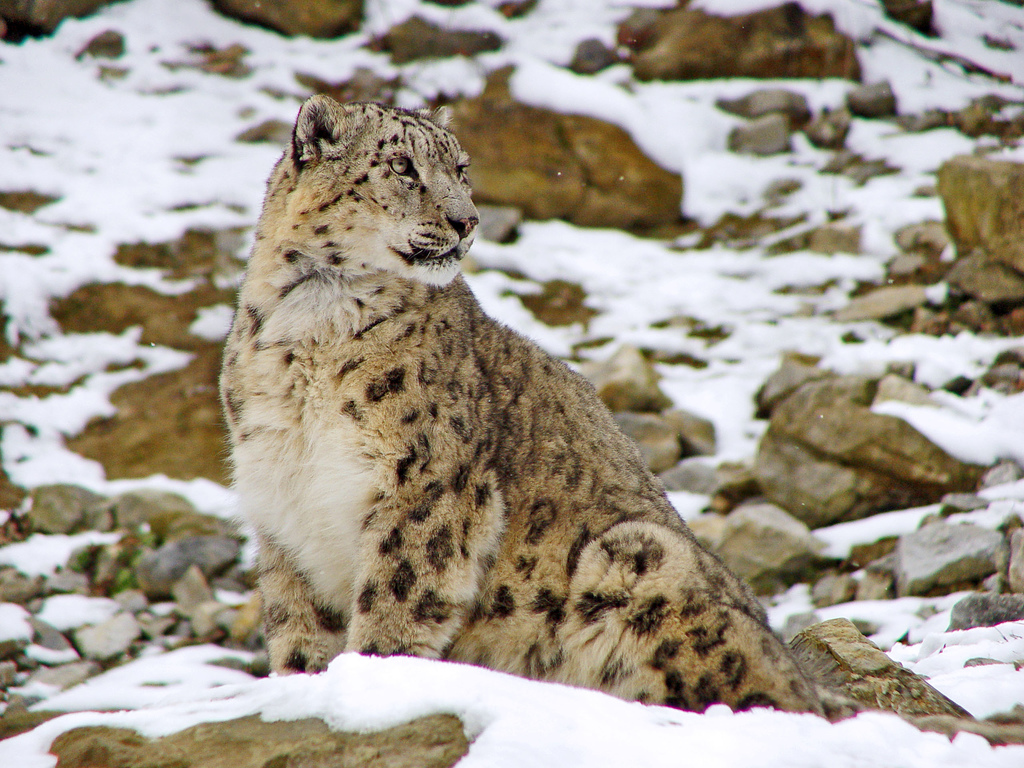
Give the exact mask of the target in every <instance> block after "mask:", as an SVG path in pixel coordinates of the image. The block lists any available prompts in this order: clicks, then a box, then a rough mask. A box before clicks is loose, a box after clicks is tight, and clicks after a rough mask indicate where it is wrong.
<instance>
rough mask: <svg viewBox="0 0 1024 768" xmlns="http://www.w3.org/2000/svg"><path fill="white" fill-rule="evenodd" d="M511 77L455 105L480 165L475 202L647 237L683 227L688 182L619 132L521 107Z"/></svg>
mask: <svg viewBox="0 0 1024 768" xmlns="http://www.w3.org/2000/svg"><path fill="white" fill-rule="evenodd" d="M507 77H508V71H507V70H505V71H503V72H499V73H496V74H495V75H492V76H491V78H490V79H489V80H488V83H487V87H486V88H485V90H484V92H483V93H482V94H481V95H480V96H478V97H476V98H472V99H464V100H462V101H459V102H457V103H456V104H454V105H453V107H454V124H455V131H456V133H457V134H458V136H459V141H460V142H461V143H462V145H463V147H465V149H466V151H467V152H468V153H469V154H470V156H471V157H472V158H473V164H472V166H470V169H469V174H470V177H471V178H472V181H473V190H474V198H475V199H476V200H477V201H478V202H482V203H485V204H491V205H510V206H515V207H516V208H519V209H520V210H522V211H523V212H524V213H525V214H526V215H527V216H529V217H531V218H534V219H557V218H562V219H567V220H569V221H571V222H572V223H574V224H578V225H580V226H584V227H615V228H621V229H629V230H647V229H651V228H654V227H658V226H661V225H674V224H676V223H678V222H679V221H680V220H681V218H682V217H681V213H680V206H681V202H682V195H683V182H682V179H681V178H680V177H679V176H678V175H677V174H674V173H670V172H669V171H666V170H665V169H664V168H661V167H660V166H658V165H657V164H656V163H655V162H654V161H653V160H651V159H650V158H649V157H647V156H646V155H645V154H644V153H643V152H641V151H640V149H639V148H638V147H637V146H636V144H635V143H634V142H633V140H632V139H631V138H630V136H629V134H627V133H626V132H625V131H624V130H622V129H621V128H619V127H618V126H615V125H611V124H609V123H605V122H602V121H600V120H596V119H594V118H592V117H584V116H581V115H562V114H559V113H557V112H552V111H550V110H547V109H541V108H538V107H531V106H527V105H525V104H520V103H518V102H516V101H515V100H514V99H513V98H512V96H511V95H510V93H509V89H508V84H507Z"/></svg>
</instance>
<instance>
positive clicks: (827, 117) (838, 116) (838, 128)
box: [804, 109, 851, 149]
mask: <svg viewBox="0 0 1024 768" xmlns="http://www.w3.org/2000/svg"><path fill="white" fill-rule="evenodd" d="M850 122H851V115H850V111H849V110H848V109H837V110H832V111H829V110H826V111H824V112H822V113H821V114H820V115H818V116H817V117H815V118H814V119H813V120H811V122H809V123H808V124H807V125H805V126H804V134H806V136H807V139H808V141H810V142H811V144H813V145H814V146H816V147H818V149H842V148H843V145H844V144H845V143H846V136H847V135H848V134H849V133H850Z"/></svg>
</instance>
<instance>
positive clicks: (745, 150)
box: [728, 112, 792, 156]
mask: <svg viewBox="0 0 1024 768" xmlns="http://www.w3.org/2000/svg"><path fill="white" fill-rule="evenodd" d="M728 145H729V149H730V150H731V151H733V152H738V153H740V154H743V155H760V156H766V155H777V154H779V153H781V152H789V151H790V150H791V149H792V145H791V144H790V141H789V119H788V118H787V117H786V116H785V115H781V114H778V113H774V112H773V113H771V114H768V115H765V116H764V117H759V118H757V119H756V120H751V121H750V122H749V123H747V124H745V125H738V126H736V127H735V128H733V129H732V131H731V132H730V133H729V141H728Z"/></svg>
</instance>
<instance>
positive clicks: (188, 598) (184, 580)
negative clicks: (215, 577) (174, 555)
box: [171, 565, 214, 617]
mask: <svg viewBox="0 0 1024 768" xmlns="http://www.w3.org/2000/svg"><path fill="white" fill-rule="evenodd" d="M171 594H172V595H173V597H174V602H176V603H177V604H178V609H179V610H180V611H181V613H183V614H185V615H186V616H189V617H191V616H192V614H193V613H195V611H196V610H197V609H198V608H199V607H200V606H201V605H203V604H204V603H210V602H214V598H213V590H212V589H210V585H209V584H208V583H207V581H206V577H205V576H203V572H202V571H201V570H199V566H197V565H191V566H189V568H188V570H187V571H185V574H184V575H183V576H182V577H181V578H180V579H178V580H177V581H176V582H174V586H173V587H171Z"/></svg>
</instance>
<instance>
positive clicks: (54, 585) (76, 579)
mask: <svg viewBox="0 0 1024 768" xmlns="http://www.w3.org/2000/svg"><path fill="white" fill-rule="evenodd" d="M46 588H47V591H49V592H56V593H65V594H77V595H86V594H88V593H89V577H88V576H86V575H85V574H84V573H79V572H78V571H72V570H71V569H70V568H61V569H60V570H58V571H57V572H56V573H55V574H53V576H51V577H50V578H49V579H47V581H46Z"/></svg>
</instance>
